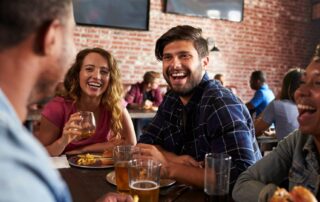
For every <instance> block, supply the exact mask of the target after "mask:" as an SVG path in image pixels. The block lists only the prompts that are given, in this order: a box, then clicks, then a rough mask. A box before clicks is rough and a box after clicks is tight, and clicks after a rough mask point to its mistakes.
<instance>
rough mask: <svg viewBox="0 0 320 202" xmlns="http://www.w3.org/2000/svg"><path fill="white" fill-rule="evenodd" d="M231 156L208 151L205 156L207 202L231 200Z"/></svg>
mask: <svg viewBox="0 0 320 202" xmlns="http://www.w3.org/2000/svg"><path fill="white" fill-rule="evenodd" d="M230 169H231V156H229V155H228V154H223V153H220V154H213V153H208V154H206V156H205V174H204V192H205V198H206V199H205V201H206V202H227V201H228V200H229V198H228V194H229V184H230V183H229V179H230Z"/></svg>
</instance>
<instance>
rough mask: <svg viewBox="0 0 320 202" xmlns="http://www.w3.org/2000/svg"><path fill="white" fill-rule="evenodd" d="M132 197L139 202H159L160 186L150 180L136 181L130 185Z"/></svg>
mask: <svg viewBox="0 0 320 202" xmlns="http://www.w3.org/2000/svg"><path fill="white" fill-rule="evenodd" d="M130 195H131V196H132V197H133V198H136V197H138V199H139V202H158V199H159V185H158V184H157V183H156V182H153V181H150V180H141V181H135V182H132V183H131V184H130Z"/></svg>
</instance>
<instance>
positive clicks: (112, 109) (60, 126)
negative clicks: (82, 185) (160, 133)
mask: <svg viewBox="0 0 320 202" xmlns="http://www.w3.org/2000/svg"><path fill="white" fill-rule="evenodd" d="M64 87H65V90H66V92H65V93H64V94H63V96H57V97H55V98H54V99H53V100H51V101H50V102H49V103H48V104H47V105H46V106H45V107H44V109H43V111H42V118H41V124H40V133H39V136H38V139H39V140H40V141H41V142H42V144H43V145H44V146H45V147H46V149H47V150H48V152H49V154H50V155H51V156H58V155H61V154H63V153H68V154H76V153H83V152H102V151H104V150H105V149H108V148H112V147H113V146H115V145H116V144H131V145H133V144H136V136H135V132H134V128H133V124H132V121H131V118H130V115H129V113H128V111H127V110H126V108H125V106H124V101H123V100H122V97H121V95H122V84H121V79H120V72H119V69H118V66H117V62H116V60H115V58H114V57H113V56H112V55H111V54H110V53H109V52H107V51H106V50H104V49H101V48H92V49H84V50H82V51H80V52H79V53H78V54H77V57H76V61H75V63H74V64H73V65H72V66H71V68H70V69H69V71H68V73H67V75H66V77H65V80H64ZM79 111H91V112H93V113H94V116H95V119H96V123H97V124H96V132H95V134H94V135H93V136H91V137H90V138H87V139H81V138H79V137H80V133H79V131H77V130H72V127H73V125H72V124H73V123H72V122H73V120H76V119H79V113H78V112H79Z"/></svg>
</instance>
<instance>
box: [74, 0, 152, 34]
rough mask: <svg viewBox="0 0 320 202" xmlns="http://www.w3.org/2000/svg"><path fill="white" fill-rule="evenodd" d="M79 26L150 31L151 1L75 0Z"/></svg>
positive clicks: (75, 12) (76, 18)
mask: <svg viewBox="0 0 320 202" xmlns="http://www.w3.org/2000/svg"><path fill="white" fill-rule="evenodd" d="M73 9H74V17H75V21H76V23H77V24H78V25H89V26H103V27H114V28H123V29H136V30H148V28H149V0H73Z"/></svg>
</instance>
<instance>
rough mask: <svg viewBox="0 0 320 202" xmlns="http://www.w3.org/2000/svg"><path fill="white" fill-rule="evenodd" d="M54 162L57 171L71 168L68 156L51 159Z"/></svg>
mask: <svg viewBox="0 0 320 202" xmlns="http://www.w3.org/2000/svg"><path fill="white" fill-rule="evenodd" d="M51 159H52V162H53V166H54V168H56V169H59V168H70V165H69V162H68V159H67V157H66V155H62V156H57V157H51Z"/></svg>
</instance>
